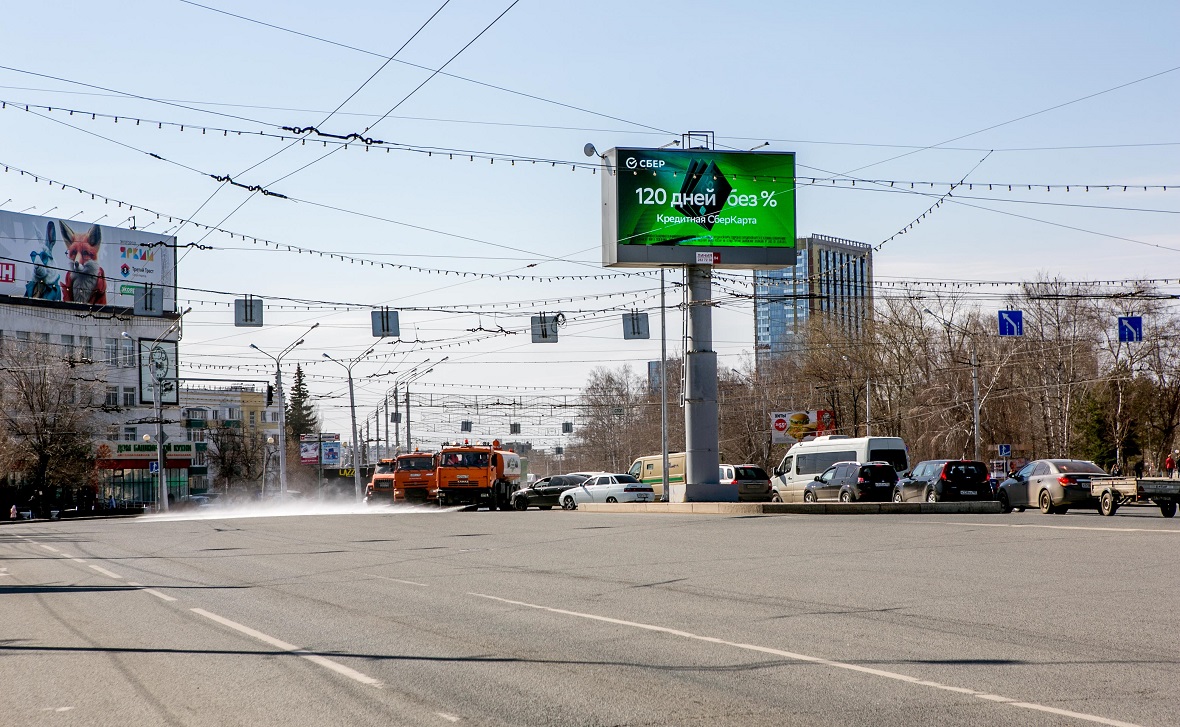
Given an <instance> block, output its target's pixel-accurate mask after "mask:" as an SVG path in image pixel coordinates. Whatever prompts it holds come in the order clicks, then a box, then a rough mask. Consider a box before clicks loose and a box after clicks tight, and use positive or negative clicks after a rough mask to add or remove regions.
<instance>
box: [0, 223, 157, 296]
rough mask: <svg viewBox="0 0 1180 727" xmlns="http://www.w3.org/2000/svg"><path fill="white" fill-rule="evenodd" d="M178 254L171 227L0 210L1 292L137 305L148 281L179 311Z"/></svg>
mask: <svg viewBox="0 0 1180 727" xmlns="http://www.w3.org/2000/svg"><path fill="white" fill-rule="evenodd" d="M175 254H176V238H175V237H172V236H169V235H161V234H159V233H153V232H145V231H143V230H128V229H125V228H122V227H109V226H107V225H95V224H91V223H89V222H85V221H78V220H63V219H60V218H57V217H38V216H36V215H25V214H20V213H17V212H6V211H3V210H0V296H11V297H16V298H25V299H29V300H40V301H45V302H47V303H81V304H85V305H113V306H122V307H126V308H132V307H134V305H135V293H136V291H142V290H143V289H144V288H145V287H146V286H149V285H150V286H153V287H154V288H158V289H159V290H161V291H162V292H163V310H164V311H167V312H175V311H176V257H175Z"/></svg>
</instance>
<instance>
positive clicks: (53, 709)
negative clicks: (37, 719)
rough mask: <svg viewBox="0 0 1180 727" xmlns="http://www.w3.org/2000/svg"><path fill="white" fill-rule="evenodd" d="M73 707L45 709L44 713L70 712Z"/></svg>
mask: <svg viewBox="0 0 1180 727" xmlns="http://www.w3.org/2000/svg"><path fill="white" fill-rule="evenodd" d="M71 709H73V707H44V708H42V710H41V711H42V712H69V711H70V710H71Z"/></svg>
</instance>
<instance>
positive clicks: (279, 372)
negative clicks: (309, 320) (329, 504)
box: [250, 323, 320, 496]
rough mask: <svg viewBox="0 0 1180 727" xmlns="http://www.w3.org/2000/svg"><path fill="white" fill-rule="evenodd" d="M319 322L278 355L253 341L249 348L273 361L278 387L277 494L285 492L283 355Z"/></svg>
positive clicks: (285, 437)
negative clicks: (268, 351)
mask: <svg viewBox="0 0 1180 727" xmlns="http://www.w3.org/2000/svg"><path fill="white" fill-rule="evenodd" d="M319 325H320V324H319V323H313V324H312V326H311V328H308V329H307V330H306V331H305V332H304V333H303V335H302V336H300V337H299V339H298V340H296V341H295V342H294V343H292V344H291V345H290V346H287V347H286V348H284V349H283V350H282V351H281V352H279V355H278V356H272V355H270V354H269V353H267V352H266V351H263V350H262V349H261V348H259V347H258V346H256V345H254V344H253V343H251V344H250V348H252V349H254V350H255V351H257V352H259V353H261V354H262V355H263V356H266V357H267V358H269V359H270V360H272V361H274V362H275V386H277V387H278V389H279V495H280V496H285V495H286V494H287V400H286V397H285V395H284V394H283V365H282V364H283V356H286V355H287V354H289V353H291V351H294V350H295V347H296V346H298V345H299V344H301V343H303V340H304V338H305V337H306V336H307V334H308V333H311V332H312V331H314V330H315V329H316V328H318V327H319Z"/></svg>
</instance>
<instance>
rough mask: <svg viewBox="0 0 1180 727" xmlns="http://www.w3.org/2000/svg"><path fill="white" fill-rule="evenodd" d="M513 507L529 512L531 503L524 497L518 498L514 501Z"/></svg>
mask: <svg viewBox="0 0 1180 727" xmlns="http://www.w3.org/2000/svg"><path fill="white" fill-rule="evenodd" d="M512 507H514V508H516V509H517V510H527V509H529V501H528V500H526V499H524V498H523V497H518V498H516V499H515V500H513V501H512Z"/></svg>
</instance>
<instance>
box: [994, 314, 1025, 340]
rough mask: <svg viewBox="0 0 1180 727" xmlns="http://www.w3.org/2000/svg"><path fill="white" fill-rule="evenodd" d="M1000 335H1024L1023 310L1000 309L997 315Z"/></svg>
mask: <svg viewBox="0 0 1180 727" xmlns="http://www.w3.org/2000/svg"><path fill="white" fill-rule="evenodd" d="M999 320H1000V335H1001V336H1023V335H1024V312H1023V311H1018V310H1002V311H1000V315H999Z"/></svg>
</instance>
